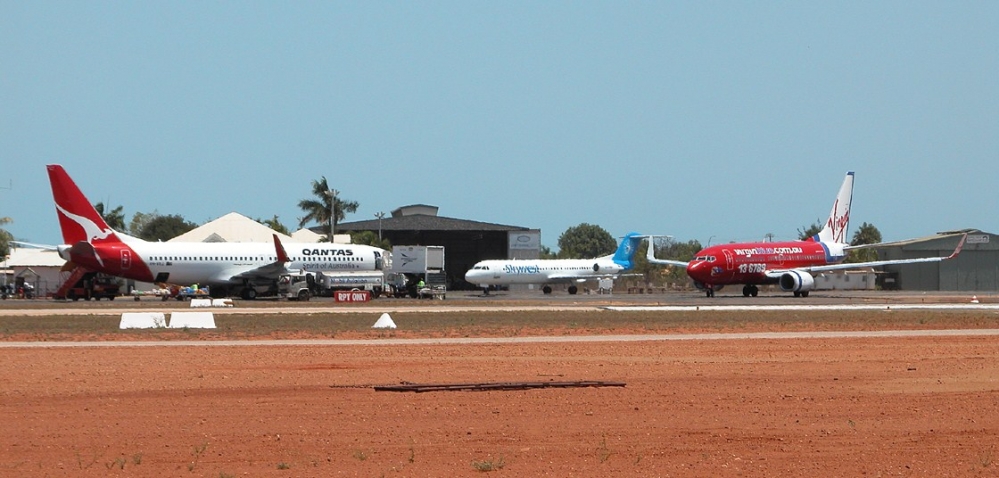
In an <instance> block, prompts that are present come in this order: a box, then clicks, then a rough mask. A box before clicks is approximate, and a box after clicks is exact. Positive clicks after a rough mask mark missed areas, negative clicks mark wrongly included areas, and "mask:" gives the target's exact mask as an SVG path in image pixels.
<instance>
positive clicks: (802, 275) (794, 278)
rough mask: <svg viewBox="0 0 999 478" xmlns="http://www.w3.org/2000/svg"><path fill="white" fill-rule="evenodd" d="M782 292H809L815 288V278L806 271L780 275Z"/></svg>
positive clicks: (788, 272)
mask: <svg viewBox="0 0 999 478" xmlns="http://www.w3.org/2000/svg"><path fill="white" fill-rule="evenodd" d="M778 282H779V284H780V288H781V290H783V291H785V292H794V293H795V295H797V293H798V292H808V291H810V290H812V287H814V286H815V278H814V277H812V275H811V274H809V273H807V272H804V271H787V272H785V273H783V274H781V275H780V280H779V281H778Z"/></svg>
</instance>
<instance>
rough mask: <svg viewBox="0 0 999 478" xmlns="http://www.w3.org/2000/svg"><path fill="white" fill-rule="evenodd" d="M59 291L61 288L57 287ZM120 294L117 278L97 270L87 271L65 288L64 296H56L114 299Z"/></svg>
mask: <svg viewBox="0 0 999 478" xmlns="http://www.w3.org/2000/svg"><path fill="white" fill-rule="evenodd" d="M59 290H60V292H61V291H62V290H63V288H60V289H59ZM119 295H121V284H119V283H118V278H117V277H115V276H109V275H106V274H101V273H98V272H87V273H85V274H83V276H82V277H80V278H79V279H78V280H76V282H75V283H74V284H73V285H72V286H71V287H68V288H65V295H64V296H58V295H57V296H56V298H57V299H68V300H74V301H75V300H80V299H83V300H90V299H94V300H101V299H107V300H114V298H115V297H118V296H119Z"/></svg>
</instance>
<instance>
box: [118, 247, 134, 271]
mask: <svg viewBox="0 0 999 478" xmlns="http://www.w3.org/2000/svg"><path fill="white" fill-rule="evenodd" d="M131 267H132V251H130V250H128V249H122V250H121V268H122V270H127V269H130V268H131Z"/></svg>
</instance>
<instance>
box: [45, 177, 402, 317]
mask: <svg viewBox="0 0 999 478" xmlns="http://www.w3.org/2000/svg"><path fill="white" fill-rule="evenodd" d="M47 168H48V173H49V182H50V183H51V185H52V196H53V197H54V199H55V206H56V214H57V216H58V217H59V226H60V227H61V228H62V236H63V240H64V241H65V244H64V245H60V246H57V247H56V250H57V251H58V252H59V255H60V256H61V257H62V258H63V259H66V260H67V261H69V262H71V263H72V264H75V265H77V266H81V267H84V268H86V269H89V270H92V271H95V272H103V273H106V274H111V275H115V276H119V277H124V278H127V279H134V280H137V281H140V282H154V283H169V284H200V285H208V286H210V287H211V291H212V294H213V295H218V294H217V293H220V294H226V293H228V292H230V290H231V291H234V292H239V293H240V295H242V296H243V298H246V299H253V298H256V295H257V292H256V288H255V286H270V285H271V284H273V283H274V281H276V280H277V278H278V276H279V275H281V274H285V273H288V272H291V271H309V272H320V271H321V272H327V271H337V272H342V271H370V270H377V269H381V268H382V254H383V253H384V251H383V250H382V249H378V248H376V247H371V246H365V245H358V244H329V243H303V244H287V245H286V246H285V245H282V244H281V241H279V240H278V238H277V235H275V236H274V243H273V244H270V243H224V242H223V243H218V242H214V243H213V242H147V241H143V240H142V239H139V238H136V237H132V236H128V235H126V234H123V233H121V232H116V231H114V230H112V229H111V228H110V227H109V226H108V225H107V223H106V222H104V219H103V218H101V215H100V214H98V213H97V211H96V210H95V209H94V207H93V206H91V204H90V202H89V201H88V200H87V198H86V197H85V196H84V195H83V192H81V191H80V189H79V188H78V187H77V186H76V183H74V182H73V180H72V179H71V178H70V177H69V175H68V174H66V171H65V170H64V169H63V167H62V166H60V165H49V166H47ZM287 251H291V254H289V253H288V252H287ZM219 289H220V290H219Z"/></svg>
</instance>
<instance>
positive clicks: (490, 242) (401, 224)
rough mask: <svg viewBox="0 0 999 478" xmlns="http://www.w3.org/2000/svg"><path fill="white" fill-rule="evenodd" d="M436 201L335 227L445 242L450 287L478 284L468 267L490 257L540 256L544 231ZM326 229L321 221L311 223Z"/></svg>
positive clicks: (405, 240)
mask: <svg viewBox="0 0 999 478" xmlns="http://www.w3.org/2000/svg"><path fill="white" fill-rule="evenodd" d="M437 211H438V208H437V206H428V205H426V204H414V205H410V206H403V207H400V208H397V209H395V210H393V211H392V214H391V216H385V217H383V218H381V219H372V220H367V221H355V222H343V223H340V224H337V226H336V229H337V230H336V232H337V233H338V234H342V233H345V232H363V231H371V232H373V233H375V234H380V235H381V237H383V238H385V239H388V241H389V242H390V243H392V245H393V246H444V271H445V274H446V275H447V287H448V289H453V290H475V289H478V286H477V285H475V284H470V283H468V282H466V281H465V272H466V271H468V270H469V269H471V268H472V266H474V265H475V263H477V262H479V261H482V260H486V259H537V258H539V257H540V255H541V231H540V230H539V229H530V228H526V227H520V226H507V225H503V224H493V223H488V222H479V221H470V220H467V219H455V218H451V217H444V216H439V215H438V214H437ZM312 229H313V230H314V231H316V232H319V233H325V231H323V228H322V227H315V228H312Z"/></svg>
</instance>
